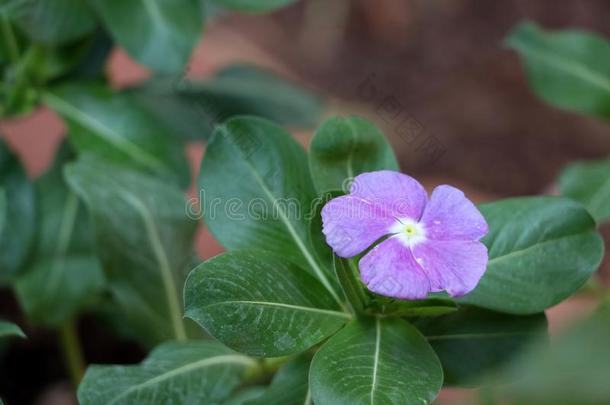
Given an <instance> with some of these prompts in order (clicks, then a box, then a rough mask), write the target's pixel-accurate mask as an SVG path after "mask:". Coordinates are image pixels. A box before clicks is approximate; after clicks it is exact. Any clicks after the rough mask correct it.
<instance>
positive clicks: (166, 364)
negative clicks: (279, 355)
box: [78, 341, 258, 405]
mask: <svg viewBox="0 0 610 405" xmlns="http://www.w3.org/2000/svg"><path fill="white" fill-rule="evenodd" d="M257 367H258V365H257V362H256V361H255V360H254V359H252V358H250V357H247V356H244V355H241V354H238V353H235V352H234V351H232V350H230V349H227V348H226V347H224V346H222V345H220V344H218V343H215V342H205V341H199V342H189V343H185V344H178V343H173V342H171V343H165V344H163V345H161V346H159V347H157V348H156V349H155V350H153V351H152V353H151V354H150V355H149V356H148V358H146V360H144V361H143V362H142V363H140V364H138V365H135V366H101V365H99V366H98V365H94V366H91V367H89V368H88V369H87V373H86V374H85V377H84V378H83V381H82V383H81V385H80V387H79V389H78V400H79V403H81V404H82V405H98V404H99V405H108V404H115V405H119V404H126V405H127V404H153V403H154V404H176V405H180V404H217V403H220V402H221V401H223V400H224V399H226V398H227V397H229V395H230V394H231V391H233V390H234V389H235V388H236V387H237V386H238V385H239V384H240V383H241V381H242V380H243V379H244V377H246V376H247V374H248V372H249V371H251V370H256V368H257Z"/></svg>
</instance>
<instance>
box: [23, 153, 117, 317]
mask: <svg viewBox="0 0 610 405" xmlns="http://www.w3.org/2000/svg"><path fill="white" fill-rule="evenodd" d="M69 157H70V152H69V151H68V149H67V148H66V145H63V146H62V147H61V148H60V151H59V153H58V157H57V158H56V162H55V164H54V166H53V167H52V168H51V169H50V170H49V171H48V172H47V173H45V175H44V176H42V177H41V178H39V179H38V180H37V181H36V183H35V186H36V199H37V208H38V220H37V223H38V228H37V239H36V251H35V255H34V256H33V257H34V259H33V261H32V263H31V264H29V266H28V268H27V271H26V272H25V273H24V274H23V275H20V276H19V277H18V278H17V279H16V281H15V289H16V292H17V297H18V298H19V302H20V304H21V307H22V308H23V310H24V311H25V313H26V314H27V316H28V320H30V321H33V322H36V323H39V324H44V325H50V326H60V325H61V324H63V323H64V322H66V321H67V320H68V319H70V318H72V317H73V316H74V315H75V314H76V313H77V312H78V311H79V310H80V309H81V308H83V307H84V306H86V305H87V304H88V303H90V302H91V301H92V299H93V298H95V295H96V294H97V293H98V292H99V291H100V290H101V288H102V287H103V286H104V283H105V282H104V275H103V272H102V268H101V266H100V263H99V261H98V259H97V257H96V256H95V253H94V246H93V230H92V228H91V224H90V220H89V217H88V215H87V213H86V211H85V209H84V206H83V205H82V204H81V203H80V202H79V201H78V198H77V196H76V194H74V193H73V192H72V191H70V190H69V189H68V186H67V184H66V183H65V181H64V178H63V172H62V165H63V164H64V163H65V162H66V161H67V160H68V159H69Z"/></svg>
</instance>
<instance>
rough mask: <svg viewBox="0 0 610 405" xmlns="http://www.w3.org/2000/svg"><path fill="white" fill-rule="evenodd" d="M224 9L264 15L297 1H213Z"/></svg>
mask: <svg viewBox="0 0 610 405" xmlns="http://www.w3.org/2000/svg"><path fill="white" fill-rule="evenodd" d="M212 1H213V2H215V3H218V4H220V5H222V6H224V7H227V8H231V9H234V10H238V11H247V12H253V13H264V12H268V11H273V10H277V9H279V8H282V7H285V6H287V5H289V4H292V3H294V2H295V1H296V0H212Z"/></svg>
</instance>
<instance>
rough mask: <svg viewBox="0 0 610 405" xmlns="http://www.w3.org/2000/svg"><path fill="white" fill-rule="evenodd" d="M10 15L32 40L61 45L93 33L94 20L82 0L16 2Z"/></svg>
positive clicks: (30, 0) (87, 6)
mask: <svg viewBox="0 0 610 405" xmlns="http://www.w3.org/2000/svg"><path fill="white" fill-rule="evenodd" d="M14 3H15V4H16V6H15V7H11V9H10V12H9V16H10V17H11V19H13V20H14V21H15V22H16V24H17V25H18V26H19V28H21V29H22V30H23V31H24V32H25V33H26V34H27V35H28V37H29V38H30V39H31V40H32V41H34V42H40V43H45V44H63V43H66V42H70V41H73V40H75V39H78V38H80V37H82V36H84V35H86V34H88V33H90V32H92V31H93V30H94V29H95V27H96V25H97V21H96V18H95V14H94V13H93V10H92V9H91V8H90V7H89V5H88V4H87V2H86V1H82V0H53V1H52V2H51V1H47V0H27V1H15V2H14Z"/></svg>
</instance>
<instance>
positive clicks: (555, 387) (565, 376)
mask: <svg viewBox="0 0 610 405" xmlns="http://www.w3.org/2000/svg"><path fill="white" fill-rule="evenodd" d="M608 341H610V313H608V311H607V310H605V311H604V310H602V311H599V312H598V313H596V314H595V315H594V316H593V317H591V318H590V319H587V320H585V321H584V322H579V323H578V324H577V325H575V327H573V328H572V329H571V330H569V331H568V332H567V333H565V334H564V335H562V336H558V337H556V338H555V339H553V343H552V345H550V347H549V346H547V345H546V344H545V342H538V344H533V345H531V347H529V348H528V349H529V350H527V352H526V353H524V354H523V355H522V356H519V357H518V358H517V359H516V360H515V361H514V362H512V363H511V364H509V365H508V366H507V367H506V368H505V369H504V370H503V371H502V372H500V373H496V375H495V376H494V378H493V379H492V381H493V383H494V385H496V384H497V385H496V386H495V387H494V389H493V391H492V392H495V395H493V396H492V398H497V399H498V400H501V401H502V403H506V404H522V405H529V404H537V405H538V404H540V405H555V404H561V405H598V404H607V403H610V390H608V381H610V346H609V345H608ZM507 381H512V382H513V384H506V382H507Z"/></svg>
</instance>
